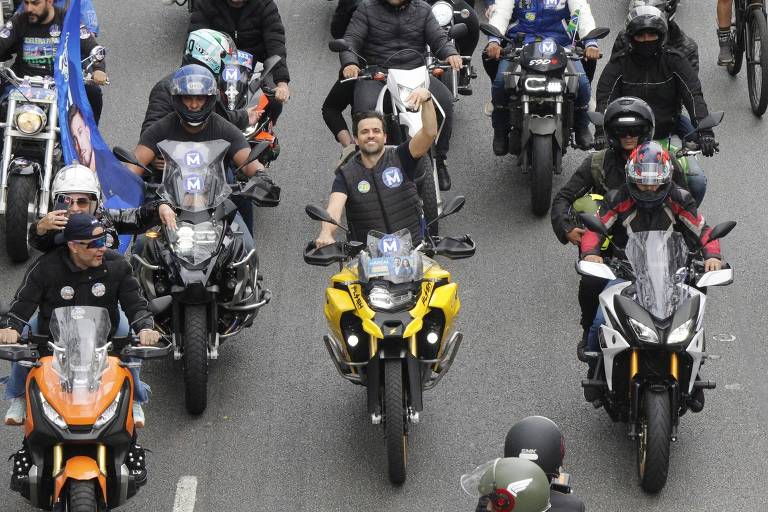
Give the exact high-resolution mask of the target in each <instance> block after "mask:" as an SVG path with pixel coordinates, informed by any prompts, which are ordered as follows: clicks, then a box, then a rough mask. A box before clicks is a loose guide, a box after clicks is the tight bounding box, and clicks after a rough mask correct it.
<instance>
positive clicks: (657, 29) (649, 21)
mask: <svg viewBox="0 0 768 512" xmlns="http://www.w3.org/2000/svg"><path fill="white" fill-rule="evenodd" d="M643 32H653V33H655V34H658V36H659V40H658V41H656V42H655V44H654V47H655V51H656V52H658V51H660V50H661V48H662V46H664V44H665V43H666V42H667V35H668V33H669V27H668V25H667V18H666V16H665V15H664V13H663V12H661V10H659V9H658V8H656V7H653V6H651V5H641V6H639V7H633V8H632V9H630V10H629V14H627V21H626V34H627V39H628V41H629V45H630V48H631V49H632V50H633V51H637V49H638V43H637V41H635V36H636V35H638V34H641V33H643Z"/></svg>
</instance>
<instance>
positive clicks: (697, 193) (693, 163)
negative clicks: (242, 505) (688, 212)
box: [675, 116, 707, 206]
mask: <svg viewBox="0 0 768 512" xmlns="http://www.w3.org/2000/svg"><path fill="white" fill-rule="evenodd" d="M693 130H694V127H693V123H691V120H690V119H689V118H688V117H686V116H679V117H678V118H677V126H675V135H677V136H678V137H680V139H681V140H682V141H685V136H686V135H688V134H689V133H691V132H692V131H693ZM687 160H688V173H687V174H686V176H687V182H688V191H689V192H690V193H691V195H692V196H693V199H694V201H696V206H701V203H702V201H704V195H705V194H706V193H707V176H706V175H705V174H704V168H703V167H701V163H700V162H699V160H698V158H696V157H693V156H691V157H688V158H687Z"/></svg>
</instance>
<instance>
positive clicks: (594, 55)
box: [584, 46, 600, 60]
mask: <svg viewBox="0 0 768 512" xmlns="http://www.w3.org/2000/svg"><path fill="white" fill-rule="evenodd" d="M584 58H585V59H587V60H598V59H599V58H600V48H598V47H597V46H587V47H586V48H585V49H584Z"/></svg>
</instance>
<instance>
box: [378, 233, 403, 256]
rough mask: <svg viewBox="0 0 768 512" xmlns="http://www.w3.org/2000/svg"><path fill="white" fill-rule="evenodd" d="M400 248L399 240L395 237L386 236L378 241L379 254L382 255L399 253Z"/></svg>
mask: <svg viewBox="0 0 768 512" xmlns="http://www.w3.org/2000/svg"><path fill="white" fill-rule="evenodd" d="M401 247H402V244H401V243H400V239H399V238H397V237H396V236H392V235H387V236H385V237H384V238H382V239H381V240H379V252H381V254H384V255H387V254H396V253H398V252H400V249H401Z"/></svg>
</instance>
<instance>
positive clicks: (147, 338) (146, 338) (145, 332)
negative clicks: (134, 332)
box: [139, 329, 160, 346]
mask: <svg viewBox="0 0 768 512" xmlns="http://www.w3.org/2000/svg"><path fill="white" fill-rule="evenodd" d="M158 341H160V333H159V332H157V331H154V330H152V329H142V330H141V331H139V343H140V344H142V345H144V346H147V345H154V344H156V343H157V342H158Z"/></svg>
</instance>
